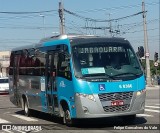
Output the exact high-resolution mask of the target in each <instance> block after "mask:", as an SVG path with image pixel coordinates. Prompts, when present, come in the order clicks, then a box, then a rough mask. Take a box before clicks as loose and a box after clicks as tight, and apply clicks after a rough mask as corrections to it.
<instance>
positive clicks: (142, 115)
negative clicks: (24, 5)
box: [136, 114, 153, 117]
mask: <svg viewBox="0 0 160 133" xmlns="http://www.w3.org/2000/svg"><path fill="white" fill-rule="evenodd" d="M136 116H138V117H153V115H147V114H137V115H136Z"/></svg>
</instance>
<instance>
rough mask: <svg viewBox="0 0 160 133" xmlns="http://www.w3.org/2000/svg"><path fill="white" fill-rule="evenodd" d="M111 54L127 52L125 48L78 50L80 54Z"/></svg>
mask: <svg viewBox="0 0 160 133" xmlns="http://www.w3.org/2000/svg"><path fill="white" fill-rule="evenodd" d="M110 52H125V50H124V48H123V47H89V48H78V53H90V54H92V53H110Z"/></svg>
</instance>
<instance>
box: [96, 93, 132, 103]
mask: <svg viewBox="0 0 160 133" xmlns="http://www.w3.org/2000/svg"><path fill="white" fill-rule="evenodd" d="M98 96H99V99H100V101H115V100H129V99H132V96H133V92H119V93H104V94H99V95H98Z"/></svg>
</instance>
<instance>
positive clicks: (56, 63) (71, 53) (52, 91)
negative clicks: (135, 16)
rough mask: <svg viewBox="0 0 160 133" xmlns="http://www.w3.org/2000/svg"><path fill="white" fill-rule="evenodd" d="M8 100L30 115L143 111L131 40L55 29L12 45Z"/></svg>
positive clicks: (69, 118) (129, 115)
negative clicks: (35, 39)
mask: <svg viewBox="0 0 160 133" xmlns="http://www.w3.org/2000/svg"><path fill="white" fill-rule="evenodd" d="M9 86H10V87H9V89H10V91H9V93H10V101H11V102H12V103H13V104H15V105H16V106H19V107H22V109H23V110H24V114H25V115H26V116H29V115H30V114H31V113H32V111H33V110H36V111H41V112H45V113H49V114H52V115H55V116H58V117H61V118H62V119H63V122H64V123H65V124H66V125H72V124H73V123H74V120H75V119H90V118H107V117H113V116H119V117H121V118H123V119H124V120H129V121H133V120H134V119H135V118H136V114H139V113H144V107H145V96H146V86H145V77H144V71H143V69H142V66H141V64H140V61H139V59H138V57H137V55H136V53H135V52H134V50H133V48H132V46H131V44H130V42H129V41H128V40H126V39H124V38H118V37H109V38H108V37H100V36H92V35H58V36H53V37H49V38H45V39H42V40H40V41H39V43H37V44H33V45H29V46H23V47H19V48H14V49H13V50H12V51H11V56H10V67H9Z"/></svg>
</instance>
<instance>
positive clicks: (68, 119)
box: [65, 110, 71, 123]
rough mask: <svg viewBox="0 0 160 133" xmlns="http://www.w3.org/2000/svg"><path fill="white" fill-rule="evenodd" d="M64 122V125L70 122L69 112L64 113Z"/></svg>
mask: <svg viewBox="0 0 160 133" xmlns="http://www.w3.org/2000/svg"><path fill="white" fill-rule="evenodd" d="M65 122H66V123H70V122H71V115H70V112H69V110H66V112H65Z"/></svg>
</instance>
